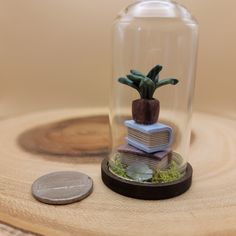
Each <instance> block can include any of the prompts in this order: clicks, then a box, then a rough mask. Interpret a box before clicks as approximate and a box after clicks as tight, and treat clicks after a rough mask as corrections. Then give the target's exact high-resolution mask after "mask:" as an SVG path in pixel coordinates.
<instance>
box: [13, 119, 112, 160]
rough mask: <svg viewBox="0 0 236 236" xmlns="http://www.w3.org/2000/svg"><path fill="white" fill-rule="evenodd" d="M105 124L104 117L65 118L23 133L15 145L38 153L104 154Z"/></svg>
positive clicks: (106, 141)
mask: <svg viewBox="0 0 236 236" xmlns="http://www.w3.org/2000/svg"><path fill="white" fill-rule="evenodd" d="M108 124H109V122H108V117H107V116H92V117H82V118H74V119H67V120H63V121H58V122H53V123H50V124H46V125H42V126H37V127H34V128H33V129H30V130H27V131H25V132H23V133H22V134H21V135H20V136H19V138H18V142H19V144H20V145H21V147H23V148H24V149H25V150H27V151H30V152H33V153H39V154H40V153H41V154H42V153H44V154H49V155H59V156H75V157H76V156H90V157H91V156H99V155H104V154H107V152H108V144H109V128H108V127H109V126H108ZM91 143H92V144H93V145H91Z"/></svg>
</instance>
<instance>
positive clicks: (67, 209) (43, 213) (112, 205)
mask: <svg viewBox="0 0 236 236" xmlns="http://www.w3.org/2000/svg"><path fill="white" fill-rule="evenodd" d="M77 115H78V113H76V112H73V111H67V112H46V113H37V114H31V115H27V116H21V117H16V118H12V119H8V120H4V121H1V122H0V160H1V165H0V221H2V222H5V223H9V224H11V225H14V226H15V227H18V228H22V229H25V230H27V231H29V232H35V233H39V234H42V235H50V236H51V235H57V236H60V235H91V236H92V235H96V236H97V235H119V236H120V235H128V236H129V235H130V236H131V235H135V236H137V235H145V236H146V235H161V236H162V235H175V236H180V235H181V236H185V235H186V236H192V235H198V236H201V235H214V236H215V235H216V236H218V235H222V236H226V235H227V236H231V235H232V236H234V235H236V224H235V222H236V184H235V180H236V146H235V143H236V121H235V120H230V119H226V118H221V117H216V116H210V115H205V114H195V116H194V121H193V130H194V134H195V138H194V142H192V146H191V153H190V157H191V158H190V162H191V164H192V165H193V168H194V182H193V186H192V188H191V189H190V191H188V192H187V193H186V194H184V195H182V196H180V197H177V198H174V199H170V200H165V201H143V200H135V199H130V198H126V197H123V196H121V195H118V194H116V193H114V192H112V191H111V190H109V189H108V188H107V187H106V186H104V185H103V183H102V181H101V178H100V164H99V163H98V162H96V163H93V164H92V163H87V162H86V163H83V162H80V160H79V159H80V158H74V157H61V158H58V157H53V156H50V157H49V156H48V155H46V154H41V155H34V154H33V153H30V152H26V151H24V150H23V149H22V148H21V147H20V146H19V145H18V144H17V137H18V136H19V135H20V134H21V133H22V132H24V131H25V130H28V129H31V128H33V127H35V126H37V125H44V124H47V123H49V122H53V121H55V120H60V119H66V118H69V117H77ZM60 170H79V171H81V172H84V173H86V174H88V175H90V176H91V177H92V178H93V180H94V192H93V193H92V195H91V196H90V197H89V198H87V199H85V200H84V201H81V202H79V203H75V204H72V205H68V206H49V205H44V204H41V203H39V202H37V201H35V199H34V198H33V197H32V196H31V194H30V188H31V183H32V182H33V181H34V180H35V179H36V178H38V177H39V176H41V175H43V174H45V173H49V172H52V171H60ZM0 232H1V231H0ZM1 233H2V232H1ZM2 235H4V234H2ZM13 235H14V234H13Z"/></svg>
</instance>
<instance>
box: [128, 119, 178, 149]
mask: <svg viewBox="0 0 236 236" xmlns="http://www.w3.org/2000/svg"><path fill="white" fill-rule="evenodd" d="M125 125H126V126H127V128H128V136H127V137H126V140H127V143H128V144H130V145H132V146H134V147H136V148H138V149H140V150H142V151H144V152H146V153H154V152H158V151H164V150H167V149H168V148H169V147H170V146H171V144H172V140H173V137H172V128H171V127H170V126H168V125H165V124H162V123H155V124H152V125H141V124H137V123H136V122H135V121H134V120H127V121H125Z"/></svg>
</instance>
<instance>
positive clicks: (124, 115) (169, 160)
mask: <svg viewBox="0 0 236 236" xmlns="http://www.w3.org/2000/svg"><path fill="white" fill-rule="evenodd" d="M197 40H198V25H197V23H196V21H195V20H194V19H193V17H192V16H191V14H190V13H189V12H188V10H186V8H184V7H183V6H181V5H179V4H177V3H175V2H173V1H170V0H143V1H137V2H135V3H134V4H132V5H130V6H128V7H127V8H126V9H125V10H124V11H122V12H121V13H120V14H119V16H118V18H117V19H116V20H115V22H114V26H113V77H112V89H111V95H110V96H111V97H110V126H111V136H112V147H111V152H110V155H109V162H108V163H109V164H108V168H109V171H110V172H111V173H112V175H115V176H117V177H118V178H119V179H123V180H126V181H130V182H136V183H147V184H164V183H171V182H176V181H178V180H180V179H181V178H183V177H184V176H185V174H186V167H187V162H188V152H189V145H190V135H191V114H192V99H193V94H194V84H195V67H196V55H197ZM164 85H166V86H164Z"/></svg>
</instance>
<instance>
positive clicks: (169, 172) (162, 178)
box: [110, 157, 182, 184]
mask: <svg viewBox="0 0 236 236" xmlns="http://www.w3.org/2000/svg"><path fill="white" fill-rule="evenodd" d="M110 168H111V170H112V172H114V174H116V175H118V176H120V177H121V178H125V179H130V178H129V177H128V176H127V174H126V166H125V165H123V164H122V163H121V160H120V158H118V157H116V158H115V159H114V160H113V161H112V162H111V163H110ZM181 176H182V175H181V173H180V171H179V169H178V164H177V163H176V162H175V161H174V160H172V162H171V165H170V167H169V168H168V169H166V170H155V172H154V174H153V177H152V179H151V180H150V181H148V182H149V183H150V182H151V183H155V184H157V183H169V182H173V181H176V180H178V179H179V178H181Z"/></svg>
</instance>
